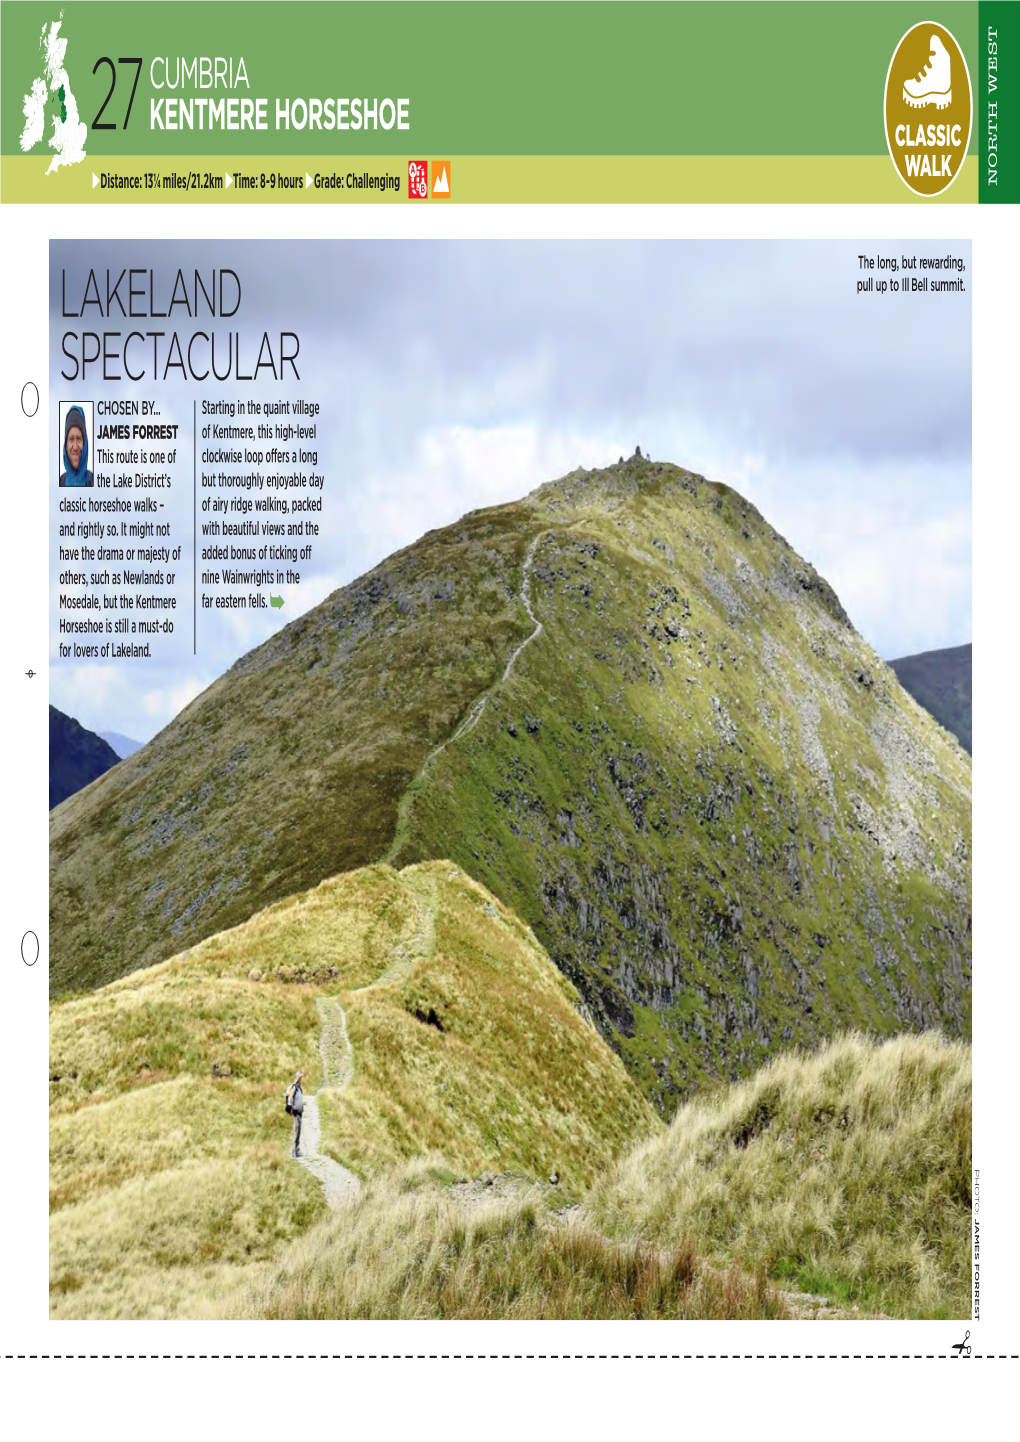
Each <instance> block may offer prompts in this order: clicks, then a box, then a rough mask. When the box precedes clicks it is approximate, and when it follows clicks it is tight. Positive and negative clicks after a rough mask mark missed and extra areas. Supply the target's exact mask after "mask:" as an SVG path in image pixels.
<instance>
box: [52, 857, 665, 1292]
mask: <svg viewBox="0 0 1020 1442" xmlns="http://www.w3.org/2000/svg"><path fill="white" fill-rule="evenodd" d="M323 996H329V997H337V998H339V1000H340V1002H341V1003H342V1005H343V1006H344V1007H345V1009H346V1013H347V1030H348V1034H349V1037H350V1043H351V1049H352V1054H353V1056H352V1059H353V1079H352V1080H351V1081H350V1082H349V1084H348V1086H347V1087H346V1089H345V1090H344V1091H342V1092H337V1093H336V1094H335V1095H332V1096H330V1095H329V1094H324V1095H323V1098H322V1099H321V1103H320V1106H321V1111H322V1124H323V1138H322V1142H323V1150H324V1151H326V1152H327V1153H330V1154H332V1155H333V1156H334V1157H335V1158H336V1159H337V1160H339V1161H340V1162H342V1163H344V1164H346V1165H347V1166H348V1167H350V1168H352V1169H353V1170H355V1171H356V1172H361V1173H363V1174H366V1175H368V1174H372V1173H374V1172H375V1171H376V1170H379V1169H382V1170H384V1169H386V1168H387V1167H389V1166H392V1165H394V1164H397V1163H401V1162H405V1161H406V1160H407V1159H410V1158H414V1157H416V1156H419V1155H421V1154H422V1153H424V1152H426V1151H440V1152H441V1154H442V1157H443V1162H444V1166H445V1167H446V1168H448V1169H453V1170H452V1171H451V1173H450V1175H451V1176H452V1175H457V1174H465V1175H476V1174H478V1173H480V1172H482V1171H484V1170H485V1169H487V1168H491V1169H494V1170H500V1171H502V1170H506V1169H516V1170H519V1171H522V1172H526V1173H528V1174H530V1175H532V1176H544V1175H548V1174H549V1173H550V1172H552V1171H556V1172H557V1173H558V1174H559V1176H560V1177H561V1178H562V1186H563V1187H564V1188H566V1189H568V1190H574V1191H577V1190H579V1189H581V1188H582V1187H584V1186H586V1185H587V1184H589V1183H590V1182H591V1181H592V1180H593V1179H594V1177H595V1176H596V1174H597V1173H598V1172H599V1171H600V1170H602V1169H604V1168H605V1167H606V1166H607V1165H609V1163H610V1162H611V1160H612V1159H613V1158H614V1157H615V1156H616V1155H617V1154H619V1153H620V1152H621V1151H622V1150H623V1148H624V1147H625V1146H626V1145H627V1144H629V1143H630V1142H632V1141H633V1140H634V1139H635V1138H637V1137H640V1136H645V1135H648V1134H649V1133H650V1132H652V1133H654V1131H655V1130H656V1129H657V1127H658V1126H659V1124H658V1123H657V1121H656V1119H655V1116H654V1113H653V1112H652V1110H651V1108H650V1107H649V1106H648V1104H647V1102H646V1101H645V1100H644V1099H643V1098H642V1096H641V1095H640V1093H639V1092H638V1091H637V1090H636V1088H635V1087H634V1086H633V1085H632V1083H631V1082H630V1081H629V1080H628V1078H627V1076H626V1073H625V1071H624V1069H623V1067H622V1065H621V1064H620V1062H619V1060H618V1058H617V1057H616V1056H614V1054H613V1053H612V1052H611V1051H610V1050H609V1049H608V1048H607V1047H606V1046H605V1044H604V1043H603V1042H602V1041H601V1039H600V1038H599V1036H598V1035H597V1033H596V1032H595V1031H594V1029H593V1028H592V1027H591V1025H590V1024H589V1023H587V1022H586V1021H585V1020H584V1019H583V1018H582V1016H581V1015H580V1014H579V1011H578V1009H577V1006H578V997H577V995H576V993H575V992H574V989H573V988H572V987H571V985H570V983H569V982H567V981H566V980H565V979H564V978H563V977H562V976H561V975H560V973H559V972H557V971H556V969H555V968H554V967H553V966H552V965H551V963H550V962H549V960H548V957H547V956H546V955H545V954H544V952H543V951H542V949H541V948H540V947H539V946H538V944H537V943H536V942H535V940H534V938H533V937H532V936H531V935H530V933H529V932H528V931H527V929H526V928H525V927H524V926H522V924H521V923H520V922H519V921H517V919H516V918H514V917H513V916H512V915H510V914H509V913H507V912H506V911H505V909H504V908H503V907H502V906H501V905H500V903H498V902H497V901H495V900H494V899H493V898H491V897H490V896H488V895H487V894H486V893H485V892H484V890H483V889H482V888H481V887H479V886H478V885H477V884H476V883H474V882H472V881H470V879H468V878H467V877H465V876H464V875H463V873H461V872H460V871H459V870H458V869H457V868H455V867H452V866H451V865H450V864H449V863H445V862H444V863H434V864H432V865H429V866H425V867H420V868H413V869H411V870H410V871H407V872H404V873H403V874H402V875H397V874H396V873H395V872H394V871H392V870H391V869H390V868H389V867H384V866H377V867H371V868H369V869H367V870H364V871H360V872H357V873H354V874H352V875H346V876H340V877H337V878H334V879H332V880H330V881H328V882H325V883H324V884H323V885H321V886H319V887H318V888H316V889H315V890H314V891H312V892H309V893H306V894H303V895H299V896H296V897H293V898H291V899H290V900H288V901H287V902H285V903H282V904H279V905H277V906H275V907H273V908H271V909H270V910H268V911H266V912H263V913H261V914H260V915H258V916H256V917H254V918H253V919H252V920H251V921H250V922H248V923H246V924H245V925H242V926H241V927H239V928H237V929H235V930H232V931H229V932H224V933H220V934H218V935H215V936H213V937H211V938H209V939H208V940H207V941H206V942H204V943H202V944H201V945H199V946H197V947H195V948H192V949H189V951H188V952H187V953H186V954H182V955H180V956H176V957H173V958H171V959H170V960H169V961H166V962H163V963H161V964H159V965H157V966H155V967H150V968H147V969H145V970H141V971H137V972H134V973H132V974H131V975H130V976H128V977H126V978H124V979H123V980H121V981H118V982H114V983H112V984H111V985H108V986H106V987H104V988H101V989H100V990H98V991H96V992H94V993H91V994H89V995H85V996H78V997H74V998H69V999H66V1000H64V1001H60V1002H57V1003H55V1004H54V1005H53V1007H52V1009H51V1022H50V1073H51V1077H50V1147H51V1157H50V1206H51V1227H50V1269H51V1280H50V1284H51V1313H52V1315H54V1316H118V1317H124V1316H178V1315H194V1314H195V1313H196V1312H197V1311H202V1310H203V1309H205V1308H208V1307H209V1306H210V1305H212V1304H213V1302H214V1300H215V1298H217V1297H219V1296H221V1295H223V1294H224V1293H225V1292H228V1291H229V1290H230V1289H231V1288H232V1287H233V1286H234V1285H236V1283H237V1282H238V1280H239V1279H240V1278H241V1277H243V1276H244V1275H247V1270H246V1269H250V1268H251V1266H252V1265H255V1264H257V1263H260V1262H264V1261H267V1260H268V1259H270V1258H272V1257H274V1256H275V1255H277V1254H278V1253H279V1252H280V1250H281V1248H282V1247H283V1246H284V1244H285V1243H286V1242H288V1241H289V1240H291V1239H293V1238H295V1237H297V1236H298V1235H299V1234H301V1233H302V1232H304V1231H305V1230H306V1229H307V1228H308V1226H309V1225H310V1223H311V1222H312V1221H313V1220H314V1218H315V1217H316V1216H317V1215H319V1214H320V1213H322V1212H323V1211H324V1203H323V1200H322V1195H321V1192H320V1189H319V1186H318V1183H317V1182H316V1181H315V1180H314V1179H313V1178H312V1177H311V1176H310V1175H309V1174H308V1173H307V1172H305V1171H303V1170H302V1169H301V1168H299V1167H297V1166H296V1165H294V1164H293V1163H292V1162H290V1161H289V1160H288V1156H287V1152H288V1147H289V1138H290V1128H289V1121H288V1119H287V1117H286V1116H285V1115H284V1112H283V1105H282V1095H283V1090H284V1088H285V1086H286V1085H287V1083H288V1082H289V1081H290V1080H291V1078H292V1077H293V1074H294V1071H295V1070H296V1069H297V1068H299V1067H300V1068H302V1069H303V1071H304V1073H305V1081H306V1086H307V1089H308V1091H309V1092H313V1091H315V1090H316V1089H317V1088H318V1086H319V1085H320V1082H321V1066H320V1061H319V1034H320V1019H319V1013H318V1009H317V999H318V998H320V997H323Z"/></svg>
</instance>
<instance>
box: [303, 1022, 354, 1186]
mask: <svg viewBox="0 0 1020 1442" xmlns="http://www.w3.org/2000/svg"><path fill="white" fill-rule="evenodd" d="M318 1008H319V1019H320V1021H321V1023H322V1029H321V1031H320V1033H319V1055H320V1056H321V1057H322V1086H321V1087H320V1089H319V1091H317V1092H316V1093H315V1094H314V1095H312V1096H307V1097H305V1114H304V1117H303V1119H302V1123H301V1156H300V1157H299V1159H298V1160H299V1162H300V1165H301V1166H303V1167H304V1169H305V1171H307V1172H311V1174H312V1176H313V1177H315V1178H316V1179H317V1180H318V1181H319V1182H320V1183H321V1185H322V1190H323V1191H324V1192H325V1194H326V1202H327V1204H328V1205H329V1206H330V1207H338V1206H340V1204H341V1203H342V1202H349V1201H352V1200H353V1198H354V1197H356V1196H357V1195H358V1193H359V1192H360V1191H361V1182H360V1180H359V1179H358V1178H357V1177H356V1176H355V1175H354V1173H353V1172H351V1171H348V1169H347V1168H346V1167H342V1166H341V1165H340V1163H339V1162H335V1161H334V1160H333V1158H332V1157H327V1156H323V1155H322V1153H321V1152H320V1151H319V1144H320V1142H321V1139H322V1127H321V1124H320V1121H319V1097H320V1096H321V1094H322V1092H324V1091H327V1090H328V1091H342V1090H343V1089H344V1087H345V1086H346V1085H347V1083H348V1082H349V1081H350V1080H351V1077H353V1075H354V1054H353V1052H352V1051H351V1043H350V1039H349V1038H348V1036H347V1014H346V1012H345V1011H344V1009H343V1007H342V1006H341V1005H340V1003H339V1001H337V999H336V997H333V996H321V997H319V1000H318Z"/></svg>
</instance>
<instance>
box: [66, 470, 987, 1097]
mask: <svg viewBox="0 0 1020 1442" xmlns="http://www.w3.org/2000/svg"><path fill="white" fill-rule="evenodd" d="M529 554H530V555H531V557H532V560H531V567H530V575H529V577H528V578H527V579H526V577H525V558H526V557H527V556H528V555H529ZM527 596H530V607H531V610H532V612H533V614H534V616H535V617H536V618H537V619H538V621H540V622H541V623H542V627H543V629H542V632H541V633H540V634H539V635H537V636H535V638H534V639H533V640H530V641H529V642H528V644H527V646H526V647H525V648H524V650H523V651H521V652H520V654H519V656H518V657H517V660H516V661H515V662H514V664H513V667H512V669H511V671H510V674H509V676H508V677H506V679H504V671H505V668H506V665H507V662H508V661H509V660H510V658H511V656H512V655H513V653H514V651H515V649H516V648H517V647H518V646H520V645H521V643H522V642H525V641H526V640H528V638H529V637H530V636H531V635H532V633H533V631H534V629H535V627H534V622H533V620H532V616H531V615H529V612H528V607H527V605H526V599H527ZM483 699H484V701H485V705H484V707H481V702H482V700H483ZM460 728H463V731H462V734H461V735H460V736H459V737H458V738H457V739H456V740H451V738H452V737H453V736H454V734H455V733H456V732H457V731H458V730H459V729H460ZM444 743H448V744H445V746H444ZM437 747H442V748H443V749H441V750H439V751H438V752H437V751H436V748H437ZM434 752H435V754H433V753H434ZM430 756H431V760H430V759H429V758H430ZM426 763H427V764H426ZM970 777H971V770H970V759H969V757H968V756H967V755H966V754H965V753H964V752H963V751H962V750H961V749H960V748H959V747H958V746H956V744H955V743H954V742H953V741H952V740H951V738H948V737H947V736H946V735H945V734H944V733H943V732H942V731H941V730H940V729H939V728H938V727H937V726H936V725H935V724H934V723H933V722H932V721H931V720H930V718H928V717H927V716H925V715H924V714H923V713H922V712H920V711H919V709H918V708H917V707H916V706H915V705H914V703H913V702H912V701H911V700H910V699H909V698H908V697H907V696H906V695H905V693H904V692H903V691H902V690H901V688H900V687H899V685H898V683H897V681H896V678H895V676H894V675H893V673H892V672H891V671H890V670H889V669H888V668H887V667H885V666H884V665H883V663H882V662H881V661H880V660H879V659H878V657H877V656H876V655H875V654H874V653H873V652H872V651H871V649H870V648H869V647H868V646H867V645H866V643H865V642H864V641H863V640H862V639H861V638H860V637H859V636H858V635H857V634H856V633H855V632H854V631H853V629H852V627H851V626H850V624H849V622H848V621H847V618H846V617H845V615H844V613H843V611H842V608H841V607H840V604H839V601H838V599H837V598H836V597H835V595H834V594H833V592H832V590H831V589H830V588H829V587H828V586H827V584H826V583H825V582H824V580H822V578H821V577H819V576H818V575H817V573H816V572H815V571H814V570H813V569H812V568H811V567H810V566H809V565H807V564H806V563H805V562H804V561H802V560H801V559H800V558H799V557H798V556H797V555H796V554H795V553H794V552H793V551H792V549H791V548H790V547H789V546H788V545H787V543H786V542H785V541H784V540H783V539H782V538H781V537H780V536H778V535H777V534H776V533H775V532H774V531H773V530H772V529H771V527H770V526H769V525H768V523H767V522H766V521H765V520H764V519H763V518H762V517H761V516H760V515H759V514H758V513H757V512H756V511H755V510H754V508H753V507H751V506H750V505H748V504H747V503H746V502H745V501H743V500H742V499H741V498H740V497H739V496H738V495H736V494H735V493H734V492H732V491H729V490H727V489H726V488H725V487H721V486H717V485H712V484H710V483H708V482H705V481H704V480H702V479H701V478H699V477H696V476H693V475H691V474H690V473H689V472H686V471H683V470H680V469H678V468H677V467H674V466H668V465H653V464H651V463H649V462H647V461H644V460H642V459H641V458H639V457H635V458H634V459H632V460H631V461H629V462H626V463H621V464H620V465H619V466H614V467H610V468H609V469H608V470H606V471H602V472H575V473H573V474H571V475H570V476H568V477H566V478H564V479H563V480H562V481H558V482H555V483H552V484H550V485H549V486H545V487H542V488H541V489H540V490H539V491H537V492H535V493H534V495H533V496H531V497H528V498H527V499H526V500H524V501H522V502H519V503H516V504H514V505H510V506H504V507H499V508H496V509H493V510H490V511H485V512H477V513H473V514H472V515H470V516H467V517H465V518H464V519H463V520H462V521H461V522H459V523H458V524H457V525H455V526H452V527H449V528H447V529H446V530H444V531H441V532H433V533H430V534H429V535H427V536H425V537H423V538H422V539H421V540H420V541H419V542H417V543H416V544H415V545H414V546H411V547H409V548H408V549H407V550H406V551H403V552H400V553H399V554H398V555H396V556H394V557H392V558H391V559H390V560H388V561H387V562H384V563H383V565H381V566H379V567H378V568H377V569H376V570H375V571H373V572H372V573H370V574H369V575H368V576H366V577H363V578H362V579H361V580H360V581H358V582H356V583H354V585H352V586H350V587H347V588H345V589H344V590H343V591H340V592H337V593H336V595H334V596H332V597H330V598H329V600H327V601H326V602H325V603H323V605H322V606H320V607H318V608H316V610H314V611H312V612H311V613H309V614H308V615H307V616H305V617H303V618H302V619H301V620H300V621H298V622H295V623H294V624H293V625H291V626H288V627H286V628H285V629H284V630H282V631H281V632H280V634H279V635H278V636H277V637H275V638H274V639H273V640H272V641H270V642H268V643H266V644H265V645H264V646H262V647H260V648H259V649H258V650H256V651H254V652H252V653H251V654H250V655H249V656H247V657H245V658H244V659H243V660H242V661H240V662H239V663H238V664H237V665H236V666H235V667H234V668H233V669H232V670H231V671H230V672H229V673H227V675H225V676H224V677H222V678H221V679H220V680H219V681H217V682H216V683H215V684H214V685H213V686H212V687H211V688H210V689H209V690H208V691H207V692H206V693H204V695H203V696H201V697H199V698H198V699H197V700H196V701H194V702H193V703H192V704H191V705H190V706H189V707H188V708H187V709H186V710H185V711H184V712H182V714H181V715H180V716H179V717H178V718H177V719H176V720H175V721H174V722H173V723H172V724H171V725H170V726H169V727H167V728H166V730H165V731H163V732H162V733H161V734H160V735H159V736H158V737H157V738H155V740H154V741H153V742H151V743H150V744H149V745H148V746H147V747H145V748H144V749H143V750H142V751H140V752H138V753H137V754H136V755H135V756H132V757H129V758H128V759H127V760H126V761H124V762H122V763H121V765H120V766H119V767H117V768H116V771H115V772H113V773H111V775H110V776H109V777H106V778H101V779H100V781H99V782H97V783H96V784H95V785H94V786H93V787H91V788H90V790H89V792H88V793H87V794H86V795H84V796H82V797H76V798H72V799H71V800H70V801H69V802H67V803H66V804H65V805H64V806H62V807H60V808H58V809H57V811H55V812H54V813H53V816H52V819H51V864H52V873H51V931H50V937H51V941H50V954H51V984H52V987H53V990H54V992H55V993H57V994H59V993H60V992H62V991H64V990H67V989H70V988H81V987H90V986H95V985H97V984H99V983H101V982H104V981H108V980H110V979H112V978H113V977H115V976H118V975H122V974H123V973H124V972H126V971H128V970H130V969H131V968H133V967H135V966H139V965H144V964H146V963H147V962H152V961H154V960H156V959H158V958H159V957H160V956H162V955H165V954H166V953H167V952H169V951H172V950H178V949H180V948H181V947H183V946H184V945H186V944H189V943H191V942H194V941H197V940H199V939H200V938H202V937H203V936H207V935H208V934H209V933H210V932H212V931H215V930H217V929H219V928H222V927H224V926H227V925H232V924H235V923H237V922H238V921H241V920H243V919H244V918H246V917H248V916H250V915H251V914H252V913H253V912H254V911H256V910H259V909H260V908H262V907H264V906H267V905H269V904H270V903H272V902H273V901H275V900H277V899H279V898H281V897H284V896H287V895H289V894H290V893H292V892H293V891H295V890H299V889H301V888H303V887H307V886H310V885H314V884H315V883H316V882H318V881H319V880H321V879H322V878H323V877H324V876H328V875H332V874H334V873H336V872H337V871H340V870H344V869H349V868H352V867H354V866H356V865H359V864H363V863H365V862H368V861H372V860H377V859H380V858H382V857H388V858H389V859H391V860H393V861H395V862H397V863H398V864H404V863H406V862H409V861H418V860H424V859H426V858H429V857H437V856H449V857H451V858H452V859H453V860H454V861H456V862H457V863H458V864H459V865H460V866H462V867H463V868H464V869H465V870H466V871H468V872H469V873H471V874H472V875H474V876H475V877H477V878H478V879H479V880H480V881H482V882H484V884H485V885H486V886H487V887H489V889H490V890H491V891H492V892H493V893H495V894H496V895H497V896H499V897H500V898H501V899H502V900H503V901H504V902H505V903H506V904H507V905H508V906H510V907H511V908H512V909H513V910H514V911H515V912H517V914H519V915H520V916H521V917H523V918H524V919H525V920H526V921H527V922H528V923H529V924H530V925H531V926H532V927H533V928H534V930H535V933H536V935H537V936H538V937H539V939H540V940H541V941H542V943H543V944H544V945H545V946H546V947H547V949H548V951H549V954H550V955H551V957H552V958H553V960H554V961H555V962H556V964H557V965H558V966H559V967H560V969H561V970H562V971H563V972H564V973H565V974H566V975H567V976H568V977H569V978H570V979H571V980H572V981H573V982H574V984H575V985H576V986H577V988H578V990H579V992H580V993H581V995H582V996H583V997H584V999H585V1002H586V1004H587V1005H588V1007H589V1008H590V1010H591V1013H592V1015H593V1016H594V1018H595V1020H596V1023H597V1025H598V1026H599V1029H600V1030H601V1031H602V1033H603V1035H604V1036H605V1037H606V1038H607V1039H609V1040H610V1041H611V1042H612V1044H613V1045H614V1046H615V1047H617V1049H618V1050H619V1051H620V1052H621V1054H622V1055H623V1057H624V1059H625V1060H626V1062H627V1064H628V1066H629V1068H630V1069H631V1072H632V1075H633V1076H634V1077H635V1079H636V1080H637V1081H638V1082H639V1084H640V1086H641V1087H642V1089H643V1090H644V1091H645V1093H646V1094H647V1095H648V1096H650V1097H652V1098H653V1099H654V1100H655V1101H656V1102H657V1104H658V1105H659V1106H660V1107H661V1108H662V1109H663V1110H664V1111H666V1112H669V1111H671V1110H672V1109H673V1108H674V1106H675V1105H676V1103H677V1101H678V1100H679V1099H680V1098H681V1097H682V1096H683V1095H684V1094H685V1093H687V1092H688V1091H689V1090H691V1089H693V1088H697V1087H701V1086H703V1085H705V1084H706V1083H708V1082H711V1081H712V1080H713V1079H715V1078H719V1077H734V1076H738V1075H742V1074H746V1073H748V1072H750V1071H751V1070H753V1069H754V1068H755V1067H756V1066H757V1065H759V1064H760V1063H761V1062H762V1061H763V1060H765V1059H766V1058H767V1057H769V1056H770V1055H772V1054H774V1053H775V1052H777V1051H778V1050H780V1049H781V1048H783V1047H784V1046H787V1045H789V1044H790V1043H791V1042H805V1043H814V1042H816V1041H818V1040H820V1039H821V1038H824V1037H826V1036H830V1035H832V1034H834V1033H835V1032H836V1031H837V1030H840V1029H842V1028H845V1027H847V1026H856V1027H861V1028H864V1029H866V1030H869V1031H876V1032H880V1033H881V1032H886V1033H891V1032H895V1031H899V1030H902V1029H922V1028H925V1027H932V1026H935V1027H941V1028H942V1029H943V1030H944V1031H946V1032H947V1033H949V1034H951V1035H964V1034H966V1033H967V1032H968V1029H969V1017H970Z"/></svg>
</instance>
